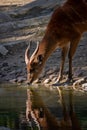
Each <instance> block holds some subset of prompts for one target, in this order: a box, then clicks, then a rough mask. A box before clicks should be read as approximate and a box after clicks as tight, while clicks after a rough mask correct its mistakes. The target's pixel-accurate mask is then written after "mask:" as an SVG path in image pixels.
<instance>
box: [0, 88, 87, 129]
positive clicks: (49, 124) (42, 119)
mask: <svg viewBox="0 0 87 130" xmlns="http://www.w3.org/2000/svg"><path fill="white" fill-rule="evenodd" d="M0 90H1V91H0V126H3V127H8V128H10V129H11V130H31V129H32V130H86V129H87V127H86V126H87V125H86V124H87V116H86V115H87V105H86V104H85V101H86V99H87V96H84V95H82V94H80V96H78V94H77V95H76V94H75V93H73V91H71V90H68V91H67V92H66V93H65V91H63V90H62V89H59V88H58V89H55V92H54V90H52V91H51V90H49V89H46V88H42V87H41V88H37V89H28V90H26V89H23V88H17V87H12V86H10V87H0ZM58 101H60V102H58ZM55 106H56V107H55ZM84 111H85V114H84ZM60 113H62V116H60ZM77 117H78V118H77ZM83 119H84V120H83ZM80 124H81V125H80ZM81 126H82V128H81Z"/></svg>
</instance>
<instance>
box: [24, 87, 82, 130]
mask: <svg viewBox="0 0 87 130" xmlns="http://www.w3.org/2000/svg"><path fill="white" fill-rule="evenodd" d="M27 92H28V100H27V105H26V106H27V107H26V118H27V121H28V122H31V125H32V123H33V122H36V124H37V126H38V130H39V129H41V128H42V129H43V130H53V129H55V130H81V127H80V124H79V121H78V119H77V116H76V114H75V112H74V109H73V92H72V91H71V90H70V91H68V92H69V104H68V106H66V103H65V99H64V95H63V91H62V90H61V89H59V88H58V92H59V96H60V102H61V107H62V111H63V118H62V119H60V120H57V119H56V118H55V117H54V116H53V115H52V114H51V113H50V111H49V110H48V109H47V107H45V105H44V103H43V101H42V99H41V97H40V96H39V95H38V94H37V93H36V92H35V91H34V90H33V91H32V96H33V100H32V101H31V97H32V96H31V92H30V91H29V90H28V91H27ZM32 106H33V108H32ZM67 107H69V109H70V110H68V109H67ZM32 128H33V125H32Z"/></svg>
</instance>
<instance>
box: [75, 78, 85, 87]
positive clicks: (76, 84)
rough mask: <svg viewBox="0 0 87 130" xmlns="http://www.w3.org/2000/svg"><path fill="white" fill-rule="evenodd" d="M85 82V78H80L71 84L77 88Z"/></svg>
mask: <svg viewBox="0 0 87 130" xmlns="http://www.w3.org/2000/svg"><path fill="white" fill-rule="evenodd" d="M84 82H85V78H81V79H79V80H77V81H75V82H74V83H73V86H74V87H75V86H79V85H82V84H83V83H84Z"/></svg>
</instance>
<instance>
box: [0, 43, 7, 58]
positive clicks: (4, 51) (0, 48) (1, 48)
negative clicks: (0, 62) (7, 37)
mask: <svg viewBox="0 0 87 130" xmlns="http://www.w3.org/2000/svg"><path fill="white" fill-rule="evenodd" d="M7 53H8V50H7V49H6V48H5V47H4V46H3V45H0V54H1V55H4V56H5V55H6V54H7Z"/></svg>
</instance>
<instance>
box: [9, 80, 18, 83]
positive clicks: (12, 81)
mask: <svg viewBox="0 0 87 130" xmlns="http://www.w3.org/2000/svg"><path fill="white" fill-rule="evenodd" d="M9 82H11V83H16V82H17V79H11V80H9Z"/></svg>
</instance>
